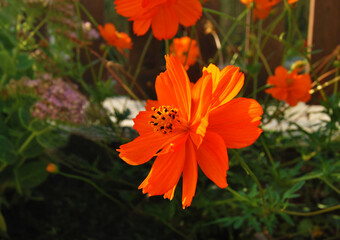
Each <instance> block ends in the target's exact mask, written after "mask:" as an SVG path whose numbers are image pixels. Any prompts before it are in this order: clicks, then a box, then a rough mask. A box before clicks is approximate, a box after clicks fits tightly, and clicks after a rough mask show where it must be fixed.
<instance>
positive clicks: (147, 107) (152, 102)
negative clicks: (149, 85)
mask: <svg viewBox="0 0 340 240" xmlns="http://www.w3.org/2000/svg"><path fill="white" fill-rule="evenodd" d="M159 105H160V104H159V103H158V101H156V100H147V101H146V104H145V110H147V111H150V110H151V108H152V107H155V108H157V107H159Z"/></svg>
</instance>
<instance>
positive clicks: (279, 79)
mask: <svg viewBox="0 0 340 240" xmlns="http://www.w3.org/2000/svg"><path fill="white" fill-rule="evenodd" d="M287 77H288V71H287V69H285V68H284V67H282V66H278V67H277V68H276V69H275V75H274V76H270V77H269V78H268V80H267V83H268V84H270V85H274V86H278V87H287V80H286V79H287Z"/></svg>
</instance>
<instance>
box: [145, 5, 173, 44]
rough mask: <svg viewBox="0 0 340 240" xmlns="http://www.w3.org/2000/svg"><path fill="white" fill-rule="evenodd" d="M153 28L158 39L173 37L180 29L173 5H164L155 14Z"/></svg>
mask: <svg viewBox="0 0 340 240" xmlns="http://www.w3.org/2000/svg"><path fill="white" fill-rule="evenodd" d="M151 28H152V32H153V35H154V36H155V38H157V39H158V40H162V39H171V38H173V37H174V36H175V35H176V33H177V30H178V18H177V16H176V13H175V11H174V9H173V7H172V6H167V5H164V6H163V5H162V6H160V7H159V10H158V12H157V13H156V14H155V16H153V18H152V23H151Z"/></svg>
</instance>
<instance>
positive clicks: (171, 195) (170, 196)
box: [164, 184, 177, 200]
mask: <svg viewBox="0 0 340 240" xmlns="http://www.w3.org/2000/svg"><path fill="white" fill-rule="evenodd" d="M176 187H177V184H176V185H175V186H174V187H173V188H171V189H170V190H169V191H168V192H166V193H165V194H164V199H166V198H167V199H169V200H172V199H173V198H174V195H175V190H176Z"/></svg>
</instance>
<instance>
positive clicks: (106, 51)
mask: <svg viewBox="0 0 340 240" xmlns="http://www.w3.org/2000/svg"><path fill="white" fill-rule="evenodd" d="M109 51H110V48H106V50H105V52H104V55H103V58H104V59H106V56H107V54H108V53H109ZM103 71H104V62H103V61H101V63H100V66H99V72H98V81H101V80H102V76H103Z"/></svg>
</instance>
